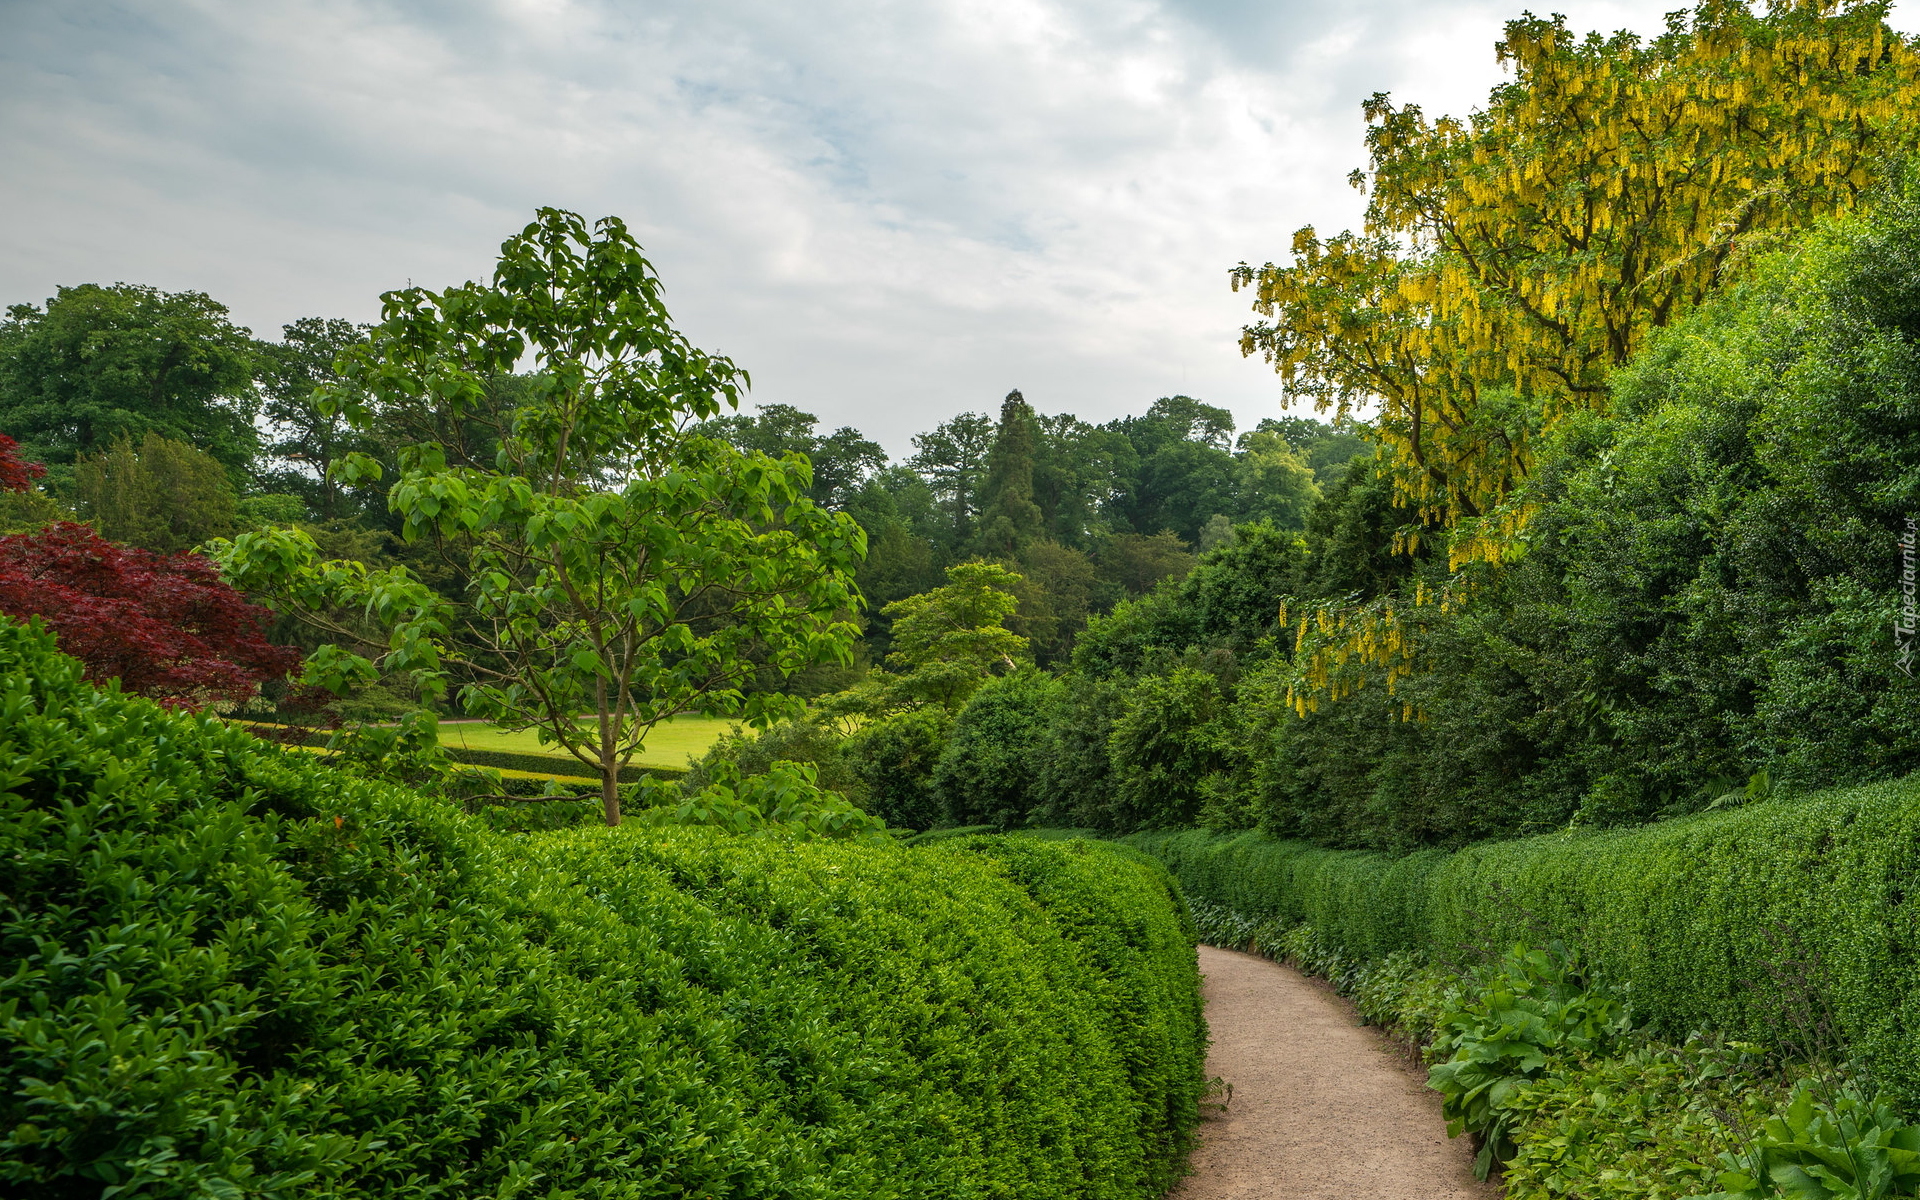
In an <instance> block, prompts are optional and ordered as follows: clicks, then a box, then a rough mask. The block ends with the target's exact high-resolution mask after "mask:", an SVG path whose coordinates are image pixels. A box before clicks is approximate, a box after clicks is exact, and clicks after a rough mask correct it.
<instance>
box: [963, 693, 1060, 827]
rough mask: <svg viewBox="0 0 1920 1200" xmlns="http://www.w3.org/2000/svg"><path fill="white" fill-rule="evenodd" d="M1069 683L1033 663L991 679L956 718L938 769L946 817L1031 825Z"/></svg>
mask: <svg viewBox="0 0 1920 1200" xmlns="http://www.w3.org/2000/svg"><path fill="white" fill-rule="evenodd" d="M1065 691H1066V685H1065V684H1063V683H1061V682H1060V680H1059V679H1057V678H1055V677H1054V676H1052V675H1049V674H1047V673H1046V672H1044V671H1039V670H1035V669H1033V668H1031V667H1029V668H1023V669H1022V670H1019V671H1016V672H1014V673H1013V674H1011V675H1006V676H1002V677H1000V678H998V679H989V680H988V681H987V682H986V683H984V684H982V685H980V690H979V691H977V692H975V693H974V694H973V697H972V699H970V700H968V701H967V706H966V707H965V708H964V709H962V710H961V711H960V715H959V716H958V717H957V718H955V719H954V722H953V730H952V732H951V733H950V734H948V736H947V744H946V748H945V749H944V750H942V751H941V752H940V759H939V761H938V762H937V763H936V764H935V765H934V769H933V791H934V794H935V796H937V797H938V799H939V801H940V807H941V811H942V813H943V814H944V816H945V818H946V820H947V821H949V822H951V823H953V824H956V825H973V824H988V825H994V826H998V827H999V828H1001V829H1012V828H1016V827H1018V826H1021V825H1024V824H1026V822H1027V817H1028V815H1029V814H1031V813H1032V812H1033V811H1034V809H1035V808H1036V807H1037V806H1038V805H1039V803H1040V790H1039V784H1040V779H1039V775H1038V773H1037V772H1036V771H1034V769H1033V764H1034V760H1035V759H1036V758H1037V757H1038V756H1039V753H1040V751H1041V748H1042V747H1043V746H1044V744H1045V741H1046V736H1047V728H1048V724H1049V722H1050V721H1051V719H1052V718H1053V715H1054V712H1055V710H1056V709H1057V708H1059V706H1060V702H1061V698H1062V696H1063V695H1064V693H1065Z"/></svg>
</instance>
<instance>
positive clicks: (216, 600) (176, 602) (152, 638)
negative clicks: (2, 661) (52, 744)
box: [0, 521, 300, 708]
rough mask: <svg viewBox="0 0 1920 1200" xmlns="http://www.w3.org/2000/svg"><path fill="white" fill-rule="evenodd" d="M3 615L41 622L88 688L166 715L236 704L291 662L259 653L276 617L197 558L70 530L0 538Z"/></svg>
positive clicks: (279, 649) (269, 648)
mask: <svg viewBox="0 0 1920 1200" xmlns="http://www.w3.org/2000/svg"><path fill="white" fill-rule="evenodd" d="M0 613H5V614H6V615H7V616H9V617H12V618H14V619H15V620H18V621H27V620H31V619H34V618H38V619H39V620H41V621H43V622H44V623H45V624H46V625H47V627H48V628H50V629H52V630H53V632H54V633H55V634H56V635H58V637H59V639H60V649H61V650H62V651H64V652H66V653H67V654H71V655H72V656H73V657H75V658H77V659H79V660H80V661H81V662H82V663H83V664H85V666H86V669H87V678H89V679H93V680H96V681H98V682H101V683H105V682H106V681H108V680H110V679H118V680H119V681H120V685H121V686H122V687H123V688H125V689H126V690H127V691H129V692H137V693H139V694H140V695H142V696H148V697H151V698H152V699H155V700H158V701H160V702H161V703H162V704H167V705H172V706H175V707H182V708H200V707H202V706H205V705H208V704H216V705H222V706H229V707H231V706H238V705H241V704H245V703H246V702H247V701H249V700H251V699H253V697H254V696H255V695H256V694H257V693H258V692H259V689H260V684H261V683H263V682H265V681H267V680H269V679H277V678H279V677H281V676H283V675H285V674H286V673H287V672H289V671H291V670H293V669H294V668H295V667H297V666H299V663H300V653H299V651H298V650H295V649H293V648H292V647H288V646H274V645H270V644H268V642H267V638H266V629H267V625H268V623H269V622H271V620H272V619H273V614H272V613H271V612H269V611H268V610H266V609H264V608H261V607H259V606H257V605H254V604H249V603H248V602H247V600H246V598H245V597H244V596H242V595H241V594H240V593H239V592H236V591H235V590H234V589H233V588H231V587H229V586H227V585H226V584H225V583H223V582H221V580H220V575H219V572H218V571H216V570H215V569H214V566H213V564H212V563H211V562H209V561H208V560H206V559H205V558H202V557H200V556H199V555H194V554H171V555H166V554H155V553H152V552H151V551H147V550H141V549H137V548H133V547H128V546H119V545H115V544H114V543H112V542H109V541H106V540H105V539H103V538H101V537H100V535H99V534H97V533H95V532H94V531H93V530H91V529H89V528H87V527H86V526H85V525H76V524H74V523H72V522H70V521H61V522H57V523H55V524H53V525H51V526H49V527H47V528H46V529H44V530H41V531H40V532H38V533H31V534H16V535H14V536H11V537H0Z"/></svg>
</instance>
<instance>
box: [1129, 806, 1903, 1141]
mask: <svg viewBox="0 0 1920 1200" xmlns="http://www.w3.org/2000/svg"><path fill="white" fill-rule="evenodd" d="M1127 841H1128V842H1129V843H1130V844H1132V845H1134V846H1136V847H1138V848H1140V849H1142V850H1145V851H1147V852H1148V853H1151V854H1153V855H1154V856H1155V857H1157V858H1159V859H1161V860H1162V861H1163V862H1165V863H1166V864H1167V865H1168V867H1169V868H1170V869H1171V870H1172V871H1173V873H1174V875H1175V877H1176V878H1178V879H1179V880H1180V882H1181V884H1182V885H1183V886H1184V887H1185V889H1186V890H1187V893H1188V895H1189V896H1190V897H1193V898H1195V899H1199V900H1205V901H1208V902H1211V903H1215V904H1221V905H1225V906H1227V907H1229V908H1232V909H1234V910H1236V911H1237V912H1239V913H1241V914H1243V915H1245V916H1249V917H1253V918H1256V919H1262V920H1275V921H1279V922H1282V923H1286V924H1294V923H1306V924H1309V925H1312V926H1313V927H1314V929H1315V930H1316V931H1318V932H1319V933H1320V934H1321V935H1322V936H1323V937H1325V938H1327V939H1328V940H1329V941H1331V942H1332V943H1334V944H1335V945H1336V946H1338V947H1340V948H1341V949H1343V950H1345V951H1347V952H1348V953H1350V954H1353V955H1356V956H1362V957H1376V956H1380V955H1384V954H1387V953H1390V952H1392V951H1395V950H1421V951H1426V952H1429V953H1434V954H1439V955H1456V954H1470V953H1472V952H1474V951H1475V950H1476V949H1479V948H1487V947H1499V946H1500V945H1502V944H1504V943H1510V942H1514V941H1530V940H1538V939H1541V938H1543V937H1557V938H1560V939H1563V940H1565V941H1566V942H1568V943H1569V944H1571V945H1575V946H1578V947H1579V949H1580V951H1581V953H1582V954H1583V956H1584V957H1585V959H1586V961H1588V962H1589V963H1591V964H1592V965H1593V966H1594V967H1595V968H1596V969H1597V970H1598V971H1599V972H1600V973H1602V974H1603V975H1604V976H1605V977H1607V978H1609V979H1610V980H1611V981H1613V982H1614V983H1615V984H1618V985H1624V986H1626V987H1627V988H1628V989H1629V995H1630V996H1631V998H1632V1002H1633V1005H1634V1008H1635V1009H1636V1011H1637V1012H1638V1013H1639V1015H1640V1016H1641V1017H1643V1018H1645V1019H1647V1020H1649V1021H1650V1022H1651V1023H1653V1024H1654V1025H1655V1026H1656V1027H1658V1028H1660V1029H1662V1030H1663V1031H1664V1032H1666V1033H1669V1034H1672V1035H1684V1034H1685V1033H1687V1032H1688V1031H1691V1030H1695V1029H1714V1030H1718V1031H1720V1032H1721V1033H1723V1034H1726V1035H1727V1036H1730V1037H1735V1038H1741V1039H1747V1040H1755V1041H1763V1042H1772V1043H1774V1044H1776V1045H1781V1044H1785V1045H1788V1046H1789V1047H1792V1046H1793V1045H1794V1044H1796V1043H1798V1044H1800V1045H1801V1046H1802V1048H1804V1043H1805V1041H1806V1035H1805V1033H1804V1032H1803V1031H1802V1027H1803V1026H1805V1025H1807V1024H1809V1023H1812V1024H1815V1025H1817V1024H1819V1023H1820V1022H1821V1021H1822V1020H1826V1021H1828V1022H1830V1023H1831V1024H1832V1026H1833V1027H1834V1029H1835V1030H1836V1032H1837V1034H1838V1036H1839V1038H1840V1039H1841V1041H1842V1043H1843V1044H1844V1047H1845V1050H1846V1051H1847V1052H1848V1053H1850V1054H1851V1055H1852V1056H1853V1058H1854V1059H1855V1061H1856V1062H1857V1063H1858V1064H1859V1065H1860V1066H1862V1067H1864V1068H1865V1069H1866V1070H1867V1071H1869V1072H1870V1073H1871V1074H1872V1075H1873V1076H1874V1077H1875V1078H1877V1079H1878V1080H1879V1081H1880V1082H1881V1083H1882V1084H1883V1085H1885V1086H1886V1087H1888V1088H1889V1089H1890V1090H1891V1091H1892V1092H1893V1093H1894V1094H1895V1095H1896V1096H1897V1098H1898V1099H1899V1100H1900V1101H1901V1102H1902V1103H1903V1105H1904V1106H1905V1107H1906V1108H1907V1109H1908V1111H1920V776H1911V777H1908V778H1906V779H1903V780H1897V781H1892V782H1887V783H1879V784H1871V785H1868V786H1864V787H1858V788H1849V789H1842V790H1835V791H1829V792H1824V793H1820V794H1817V795H1814V796H1810V797H1805V798H1799V799H1792V798H1783V799H1777V800H1772V801H1767V802H1763V803H1756V804H1751V805H1748V806H1746V807H1742V808H1737V809H1733V810H1731V811H1723V812H1713V813H1706V814H1702V815H1699V816H1694V817H1686V818H1682V819H1679V820H1674V821H1667V822H1662V823H1659V824H1654V825H1647V826H1642V827H1639V828H1636V829H1630V830H1615V831H1607V832H1564V833H1558V834H1551V835H1547V836H1543V837H1535V838H1526V839H1521V840H1517V841H1509V842H1494V843H1487V844H1483V845H1479V846H1473V847H1469V848H1467V849H1465V850H1461V851H1459V852H1456V853H1453V854H1446V853H1442V852H1438V851H1429V852H1425V853H1421V854H1415V855H1412V856H1409V857H1405V858H1397V859H1396V858H1388V857H1384V856H1381V855H1375V854H1370V853H1365V852H1360V851H1334V850H1325V849H1320V848H1316V847H1313V846H1310V845H1308V844H1306V843H1302V842H1287V841H1277V840H1274V839H1271V838H1268V837H1266V836H1265V835H1262V834H1258V833H1244V834H1238V835H1231V836H1219V835H1213V834H1209V833H1206V832H1204V831H1189V832H1182V833H1172V834H1165V833H1154V834H1137V835H1135V836H1133V837H1131V838H1129V839H1127Z"/></svg>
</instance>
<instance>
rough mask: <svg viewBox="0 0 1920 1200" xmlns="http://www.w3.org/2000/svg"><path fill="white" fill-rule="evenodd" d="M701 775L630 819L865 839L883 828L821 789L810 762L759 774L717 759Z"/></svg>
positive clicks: (774, 767)
mask: <svg viewBox="0 0 1920 1200" xmlns="http://www.w3.org/2000/svg"><path fill="white" fill-rule="evenodd" d="M707 776H708V778H709V779H711V780H712V782H710V783H708V784H707V786H706V787H704V788H702V789H700V790H699V791H697V792H695V793H693V794H692V795H690V796H686V797H685V798H683V799H681V800H680V802H679V803H678V804H675V803H673V802H672V801H671V800H669V801H668V802H666V803H663V804H657V805H654V806H652V807H647V808H640V809H638V810H637V811H636V812H635V813H634V814H633V819H634V821H635V822H636V823H637V824H640V825H643V826H648V827H652V828H662V827H666V826H671V825H712V826H715V827H717V828H720V829H724V830H726V831H727V832H729V833H759V832H763V831H767V830H775V829H777V830H782V831H785V832H787V833H791V834H795V835H798V836H801V837H865V836H867V835H869V834H877V833H885V832H886V829H887V823H886V822H885V821H882V820H881V819H880V818H878V817H873V816H869V815H868V814H867V813H866V812H864V811H862V810H861V809H860V808H859V807H858V806H857V805H854V804H852V803H849V802H848V800H847V798H846V797H845V796H842V795H841V794H840V793H838V792H831V791H828V790H826V789H825V788H823V787H821V786H820V783H819V780H820V772H819V769H818V768H816V767H815V766H814V765H813V764H812V763H792V762H777V763H774V764H773V765H772V766H771V767H769V768H768V769H767V770H766V771H765V772H763V773H762V774H759V775H742V774H741V773H740V768H739V767H737V766H735V765H734V764H733V763H731V762H729V761H728V760H726V759H721V760H719V761H718V762H716V763H714V764H713V765H712V766H711V767H710V768H708V771H707Z"/></svg>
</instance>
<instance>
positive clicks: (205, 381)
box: [0, 283, 259, 470]
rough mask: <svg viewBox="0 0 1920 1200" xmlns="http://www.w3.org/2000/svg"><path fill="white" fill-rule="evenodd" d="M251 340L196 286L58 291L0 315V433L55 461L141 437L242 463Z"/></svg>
mask: <svg viewBox="0 0 1920 1200" xmlns="http://www.w3.org/2000/svg"><path fill="white" fill-rule="evenodd" d="M252 364H253V342H252V339H250V338H249V337H248V336H247V331H246V330H245V329H243V328H239V327H237V326H235V325H234V324H233V323H232V322H231V321H230V320H228V318H227V310H226V307H225V306H224V305H221V304H219V303H217V302H215V301H214V300H213V299H212V298H211V297H209V296H207V295H205V294H203V293H200V292H163V291H160V290H158V289H157V288H151V287H141V286H137V285H134V284H126V283H118V284H115V285H113V286H112V287H100V286H99V285H97V284H83V285H81V286H79V287H63V288H61V289H60V290H59V294H58V295H56V296H54V297H53V298H52V299H51V300H48V301H47V303H46V307H45V308H40V307H37V306H35V305H31V304H16V305H13V306H12V307H10V308H8V309H7V318H6V320H5V321H0V429H6V430H9V431H10V432H11V433H12V434H13V435H14V436H15V437H18V438H20V439H21V440H22V442H23V443H25V444H26V446H27V447H28V448H29V449H30V450H31V451H32V452H33V453H34V454H35V455H37V456H40V457H44V458H45V459H46V460H47V461H48V462H51V463H55V464H58V465H65V464H68V463H72V462H73V461H74V460H75V459H77V458H79V457H80V456H82V455H85V454H92V453H96V452H99V451H103V450H105V449H107V448H108V447H110V446H111V445H112V444H113V443H114V442H115V441H116V440H119V439H121V438H127V439H130V440H135V441H137V440H139V439H142V438H144V437H145V436H146V435H147V434H148V433H157V434H159V435H160V436H162V437H165V438H170V439H172V440H174V441H178V442H186V443H187V444H189V445H191V446H194V447H196V448H198V449H200V450H204V451H205V452H207V453H208V454H211V455H212V456H213V457H214V458H216V459H218V460H219V461H220V462H221V464H222V465H224V466H226V467H228V468H230V469H233V470H245V469H246V468H247V467H248V466H249V465H250V464H251V462H252V461H253V456H254V454H255V453H256V451H257V450H258V449H259V436H258V435H257V434H256V433H255V431H254V426H253V405H254V398H253V397H252V395H251V393H250V390H249V387H248V384H249V383H250V382H251V380H252V378H253V374H252V371H253V365H252Z"/></svg>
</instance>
